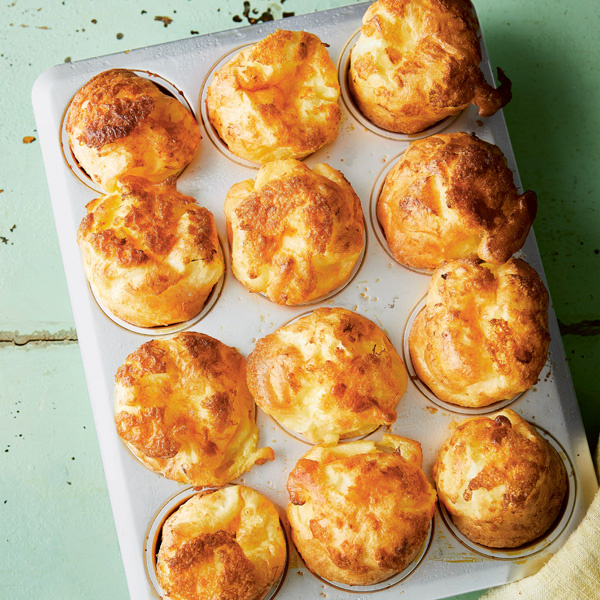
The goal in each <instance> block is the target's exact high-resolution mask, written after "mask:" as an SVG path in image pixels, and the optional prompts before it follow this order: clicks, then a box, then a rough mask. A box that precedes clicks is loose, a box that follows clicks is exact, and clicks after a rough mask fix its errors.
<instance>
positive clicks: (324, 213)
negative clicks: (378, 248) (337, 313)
mask: <svg viewBox="0 0 600 600" xmlns="http://www.w3.org/2000/svg"><path fill="white" fill-rule="evenodd" d="M225 217H226V219H227V233H228V237H229V242H230V246H231V263H232V269H233V274H234V275H235V277H236V278H237V279H238V280H239V281H240V282H241V283H242V284H243V285H245V286H246V287H247V288H248V289H249V290H250V291H252V292H258V293H262V294H264V295H265V296H266V297H267V298H269V300H271V301H272V302H276V303H277V304H288V305H296V304H301V303H303V302H309V301H311V300H315V299H318V298H321V297H323V296H325V295H327V294H328V293H329V292H331V291H333V290H335V289H336V288H338V287H339V286H341V285H342V284H343V283H345V282H346V281H347V279H348V278H349V277H350V275H351V274H352V270H353V268H354V266H355V264H356V262H357V261H358V259H359V257H360V255H361V253H362V250H363V247H364V223H363V213H362V208H361V204H360V200H359V199H358V196H357V195H356V193H355V192H354V190H353V189H352V186H351V185H350V183H348V181H347V180H346V179H345V177H344V176H343V175H342V174H341V173H340V172H339V171H337V170H336V169H333V168H332V167H330V166H328V165H325V164H318V165H315V166H314V167H312V170H311V169H310V168H309V167H307V166H306V165H305V164H304V163H301V162H299V161H297V160H279V161H274V162H271V163H269V164H267V165H264V166H263V167H262V168H261V169H260V171H259V172H258V175H257V177H256V181H252V180H251V179H248V180H246V181H243V182H241V183H238V184H235V185H234V186H233V187H232V188H231V189H230V190H229V192H227V197H226V199H225Z"/></svg>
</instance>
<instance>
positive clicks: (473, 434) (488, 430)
mask: <svg viewBox="0 0 600 600" xmlns="http://www.w3.org/2000/svg"><path fill="white" fill-rule="evenodd" d="M433 476H434V479H435V481H436V485H437V491H438V495H439V498H440V502H442V503H443V504H444V506H445V507H446V508H447V509H448V512H449V513H450V515H451V517H452V520H453V521H454V523H455V525H456V526H457V527H458V529H459V530H460V531H462V533H464V534H465V535H466V536H467V537H468V538H469V539H470V540H472V541H474V542H476V543H478V544H482V545H484V546H490V547H492V548H515V547H517V546H521V545H523V544H526V543H527V542H531V541H533V540H534V539H536V538H537V537H539V536H541V535H543V534H544V533H545V532H546V531H547V530H548V529H549V528H550V527H551V525H552V523H553V522H554V521H555V519H556V517H557V516H558V514H559V512H560V508H561V505H562V502H563V498H564V496H565V493H566V489H567V475H566V471H565V466H564V464H563V461H562V460H561V459H560V457H559V456H558V454H557V452H556V450H555V449H554V448H553V447H552V446H551V445H550V443H548V441H547V440H545V439H544V438H543V437H542V436H541V435H540V434H539V433H538V432H537V431H536V429H535V428H534V427H532V426H531V425H530V424H529V423H527V421H525V420H524V419H522V418H521V417H520V416H519V415H518V414H517V413H515V412H513V411H512V410H510V409H506V410H503V411H501V412H499V413H496V414H493V415H490V416H489V417H484V416H481V417H473V418H470V419H466V420H464V421H462V422H461V423H460V424H459V425H458V427H457V428H456V429H455V430H454V433H453V434H452V436H451V437H450V438H449V439H448V440H447V441H446V442H445V443H444V445H443V446H442V448H441V449H440V451H439V454H438V458H437V461H436V463H435V464H434V466H433Z"/></svg>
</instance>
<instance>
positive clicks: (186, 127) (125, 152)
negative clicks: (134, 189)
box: [66, 69, 200, 192]
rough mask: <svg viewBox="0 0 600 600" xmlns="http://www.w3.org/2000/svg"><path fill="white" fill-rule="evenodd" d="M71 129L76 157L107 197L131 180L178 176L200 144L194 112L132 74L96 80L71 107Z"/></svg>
mask: <svg viewBox="0 0 600 600" xmlns="http://www.w3.org/2000/svg"><path fill="white" fill-rule="evenodd" d="M66 129H67V133H68V135H69V145H70V147H71V150H72V152H73V155H74V156H75V158H76V159H77V161H78V162H79V164H80V165H81V167H82V168H83V170H84V171H85V172H86V173H87V174H88V175H89V176H90V177H91V178H92V179H93V180H94V181H95V182H96V183H97V184H98V185H99V186H100V187H101V188H102V189H103V190H105V191H107V192H113V191H115V190H116V188H117V180H118V179H120V178H121V177H123V176H125V175H136V176H140V177H145V178H146V179H149V180H150V181H153V182H159V181H163V180H164V179H166V178H167V177H170V176H172V175H177V174H178V173H180V172H181V171H182V170H183V169H184V167H185V166H186V165H187V164H188V163H190V162H191V160H192V159H193V158H194V156H195V154H196V151H197V150H198V146H199V144H200V129H199V128H198V123H196V120H195V119H194V117H193V115H192V114H191V113H190V111H189V110H188V109H187V108H186V107H185V106H184V105H183V104H182V103H181V102H179V100H176V99H175V98H173V97H172V96H168V95H167V94H164V93H163V92H162V91H161V90H160V89H159V88H158V87H157V86H156V85H155V84H154V83H153V82H152V81H150V79H147V78H145V77H140V76H139V75H136V73H134V72H133V71H129V70H127V69H110V70H109V71H104V72H102V73H99V74H98V75H96V76H95V77H93V78H92V79H90V81H88V82H87V83H86V84H85V85H84V86H83V87H82V88H81V89H80V90H79V91H78V92H77V94H75V97H74V98H73V100H72V101H71V105H70V107H69V114H68V116H67V123H66Z"/></svg>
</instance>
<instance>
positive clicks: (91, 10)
mask: <svg viewBox="0 0 600 600" xmlns="http://www.w3.org/2000/svg"><path fill="white" fill-rule="evenodd" d="M350 3H351V2H350V0H322V1H321V2H318V1H317V0H305V1H302V0H274V1H267V0H252V2H243V1H242V0H221V1H214V0H213V1H212V2H209V1H208V0H196V1H190V0H172V1H171V2H168V3H165V2H159V1H158V0H144V1H143V2H128V1H125V2H122V1H121V2H117V1H116V0H105V1H104V2H102V3H99V2H89V1H86V2H81V1H78V2H75V0H64V1H62V2H61V1H60V0H55V1H54V2H52V3H41V2H34V0H3V3H2V5H1V6H0V16H1V18H0V73H1V75H2V78H1V81H2V94H1V96H0V119H1V127H0V148H1V159H0V461H1V462H0V598H1V599H4V598H10V599H11V600H21V599H23V600H25V599H27V600H30V599H32V598H41V597H44V598H45V599H46V600H52V599H60V600H68V599H72V598H73V599H78V598H86V600H95V599H106V598H110V599H113V598H114V599H125V598H127V587H126V583H125V577H124V573H123V567H122V565H121V559H120V554H119V548H118V545H117V539H116V535H115V528H114V524H113V520H112V516H111V512H110V506H109V500H108V495H107V492H106V484H105V480H104V473H103V470H102V464H101V462H100V456H99V452H98V445H97V440H96V433H95V430H94V425H93V422H92V418H91V410H90V406H89V402H88V397H87V390H86V385H85V380H84V376H83V370H82V366H81V360H80V356H79V348H78V345H77V340H76V334H75V331H74V329H73V319H72V315H71V308H70V304H69V298H68V295H67V289H66V285H65V279H64V274H63V267H62V261H61V258H60V254H59V250H58V243H57V239H56V233H55V228H54V220H53V217H52V212H51V207H50V200H49V196H48V189H47V186H46V181H45V176H44V170H43V166H42V158H41V154H40V151H39V144H38V143H37V140H36V139H35V138H36V130H35V123H34V119H33V114H32V110H31V104H30V91H31V86H32V84H33V82H34V80H35V78H36V77H37V76H38V75H39V74H40V73H41V72H42V71H44V70H45V69H46V68H48V67H50V66H51V65H54V64H57V63H62V62H64V61H75V60H79V59H83V58H88V57H92V56H97V55H102V54H108V53H112V52H120V51H123V50H126V49H129V48H136V47H140V46H147V45H151V44H158V43H162V42H167V41H171V40H176V39H180V38H184V37H189V36H193V35H201V34H204V33H208V32H211V31H218V30H222V29H228V28H232V27H239V26H249V25H250V24H251V23H253V22H256V21H264V20H266V19H270V18H280V17H284V16H286V15H292V14H302V13H307V12H310V11H313V10H317V9H325V8H332V7H336V6H341V5H344V4H350ZM475 4H476V8H477V10H478V14H479V18H480V21H481V25H482V29H483V32H484V35H485V39H486V44H487V48H488V52H489V55H490V58H491V62H492V64H493V65H497V66H502V68H503V69H504V70H505V71H506V72H507V73H508V75H509V76H510V77H511V79H512V80H513V90H514V98H513V100H512V102H511V103H510V104H509V105H508V107H507V108H506V109H505V111H504V113H505V117H506V120H507V123H508V128H509V131H510V134H511V138H512V143H513V147H514V151H515V155H516V158H517V163H518V165H519V171H520V174H521V179H522V181H523V185H524V186H525V187H526V188H531V189H534V190H536V191H537V193H538V196H539V214H538V218H537V221H536V223H535V231H536V236H537V241H538V245H539V247H540V251H541V254H542V258H543V261H544V267H545V270H546V275H547V278H548V282H549V286H550V292H551V295H552V299H553V301H554V308H555V311H556V313H557V315H558V318H559V321H560V324H561V331H562V334H563V343H564V345H565V349H566V353H567V357H568V359H569V366H570V368H571V373H572V376H573V380H574V383H575V389H576V392H577V397H578V400H579V403H580V407H581V412H582V414H583V418H584V423H585V427H586V431H587V434H588V439H589V441H590V444H591V445H595V441H596V440H597V439H598V433H599V429H600V409H599V408H598V402H597V398H598V397H599V396H600V394H599V392H600V389H599V387H600V386H599V384H598V373H599V372H600V302H599V301H600V277H599V275H598V273H599V270H600V269H599V267H600V178H599V177H598V173H599V172H600V141H599V140H600V110H599V109H598V107H599V106H600V78H599V77H598V65H599V64H600V38H599V36H598V29H599V26H600V5H599V4H598V2H597V0H570V1H567V0H552V1H549V0H530V1H529V2H523V1H522V0H503V1H502V2H498V1H497V0H476V1H475ZM479 595H480V594H479V593H472V594H465V595H463V596H460V598H461V599H462V600H467V599H473V598H478V597H479Z"/></svg>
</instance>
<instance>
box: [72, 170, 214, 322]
mask: <svg viewBox="0 0 600 600" xmlns="http://www.w3.org/2000/svg"><path fill="white" fill-rule="evenodd" d="M86 208H87V215H86V216H85V217H84V218H83V220H82V222H81V225H80V226H79V230H78V232H77V242H78V244H79V247H80V248H81V254H82V258H83V264H84V267H85V272H86V275H87V278H88V280H89V282H90V285H91V286H92V289H93V290H94V293H95V295H96V297H97V299H98V300H99V301H100V303H101V304H103V305H104V306H105V307H106V308H107V309H108V310H109V311H110V312H112V313H113V314H114V315H116V316H117V317H119V318H121V319H123V320H124V321H127V322H128V323H131V324H133V325H137V326H140V327H154V326H158V325H170V324H172V323H178V322H182V321H187V320H188V319H191V318H192V317H194V316H195V315H197V314H198V313H199V312H200V311H201V310H202V307H203V306H204V304H205V302H206V299H207V297H208V296H209V294H210V293H211V291H212V289H213V287H214V285H215V284H216V283H217V281H219V279H220V278H221V276H222V275H223V270H224V263H223V256H222V253H221V249H220V247H219V239H218V236H217V229H216V227H215V221H214V218H213V216H212V213H211V212H210V211H208V210H207V209H206V208H203V207H201V206H198V204H196V202H195V201H194V199H193V198H191V197H190V196H184V195H183V194H181V193H179V192H178V191H177V190H176V188H175V184H174V182H173V181H171V180H168V181H166V182H164V183H163V184H159V185H153V184H151V183H150V182H149V181H147V180H146V179H143V178H141V177H133V176H128V177H124V178H123V179H121V180H119V183H118V190H117V191H116V192H114V193H112V194H109V195H106V196H101V197H100V198H96V199H95V200H92V201H91V202H90V203H88V205H87V206H86Z"/></svg>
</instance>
